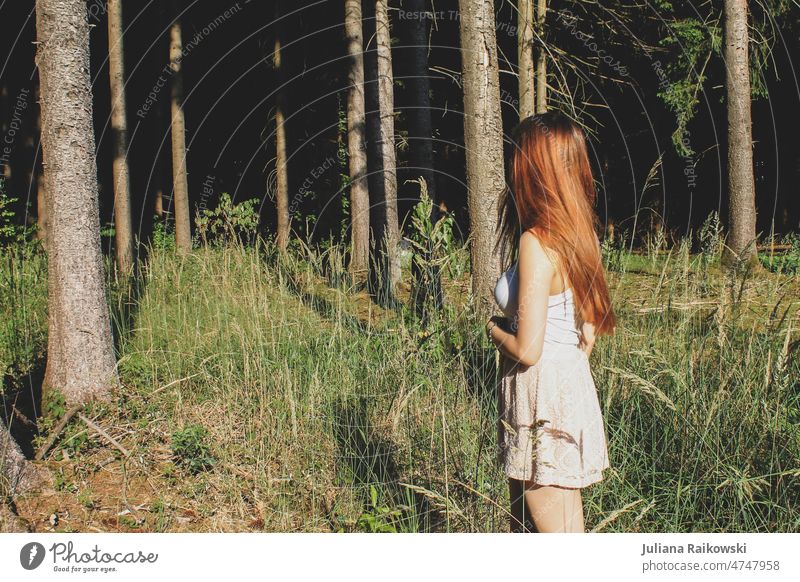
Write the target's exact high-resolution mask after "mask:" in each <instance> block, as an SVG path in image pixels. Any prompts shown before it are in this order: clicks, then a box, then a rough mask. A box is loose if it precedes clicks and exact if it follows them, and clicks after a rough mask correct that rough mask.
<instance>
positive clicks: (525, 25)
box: [517, 0, 536, 119]
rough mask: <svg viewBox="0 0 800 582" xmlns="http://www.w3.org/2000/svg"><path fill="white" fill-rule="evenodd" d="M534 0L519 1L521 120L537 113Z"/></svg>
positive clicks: (518, 41)
mask: <svg viewBox="0 0 800 582" xmlns="http://www.w3.org/2000/svg"><path fill="white" fill-rule="evenodd" d="M533 3H534V0H518V1H517V63H518V70H519V118H520V119H525V118H526V117H530V116H531V115H533V114H534V113H536V100H535V96H536V92H535V90H534V68H533V38H534V35H533V31H534V14H533Z"/></svg>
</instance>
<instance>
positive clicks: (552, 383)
mask: <svg viewBox="0 0 800 582" xmlns="http://www.w3.org/2000/svg"><path fill="white" fill-rule="evenodd" d="M495 299H496V300H497V303H498V305H499V306H500V308H501V309H502V310H503V312H504V313H505V315H506V316H507V317H509V318H510V319H511V320H512V327H514V329H516V325H515V321H514V320H515V319H516V315H517V278H516V268H515V266H514V267H512V268H511V269H509V270H508V271H506V272H505V273H504V274H503V276H502V277H501V278H500V279H499V280H498V282H497V285H496V287H495ZM580 336H581V334H580V322H579V321H578V318H577V317H576V312H575V303H574V300H573V296H572V289H567V290H566V291H564V292H563V293H559V294H558V295H551V296H550V298H549V304H548V308H547V323H546V325H545V337H544V348H543V350H542V357H541V358H540V359H539V361H538V362H537V363H536V364H535V365H533V366H530V367H526V366H524V365H522V364H519V363H517V362H514V361H512V360H510V359H509V358H507V357H504V356H501V361H502V365H501V381H500V385H499V386H498V397H499V398H498V404H499V406H498V411H499V419H498V423H497V429H498V435H497V436H498V460H499V461H500V464H501V465H502V466H503V469H504V472H505V474H506V475H507V476H508V477H511V478H514V479H519V480H528V481H533V482H535V483H537V484H539V485H557V486H560V487H570V488H581V487H586V486H587V485H590V484H592V483H596V482H598V481H600V480H602V478H603V474H602V472H603V470H604V469H606V468H608V467H609V459H608V450H607V446H606V435H605V428H604V426H603V418H602V413H601V411H600V403H599V401H598V398H597V390H596V387H595V384H594V380H593V378H592V373H591V370H590V368H589V359H588V357H587V356H586V353H585V352H584V351H583V350H581V349H580V347H579V345H580Z"/></svg>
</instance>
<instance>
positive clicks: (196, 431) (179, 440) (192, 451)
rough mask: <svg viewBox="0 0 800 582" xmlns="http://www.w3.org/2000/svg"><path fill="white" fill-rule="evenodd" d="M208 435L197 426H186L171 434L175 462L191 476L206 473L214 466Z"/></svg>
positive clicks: (203, 429)
mask: <svg viewBox="0 0 800 582" xmlns="http://www.w3.org/2000/svg"><path fill="white" fill-rule="evenodd" d="M207 439H208V433H207V432H206V429H205V428H204V427H203V426H202V425H199V424H188V425H186V426H185V427H183V428H182V429H179V430H176V431H175V432H173V433H172V454H173V456H174V457H175V461H176V462H177V463H178V464H180V465H182V466H183V467H184V468H186V469H187V470H188V471H189V472H190V473H191V474H193V475H194V474H197V473H200V472H201V471H207V470H208V469H210V468H211V467H213V466H214V459H213V457H212V456H211V449H210V447H209V445H208V440H207Z"/></svg>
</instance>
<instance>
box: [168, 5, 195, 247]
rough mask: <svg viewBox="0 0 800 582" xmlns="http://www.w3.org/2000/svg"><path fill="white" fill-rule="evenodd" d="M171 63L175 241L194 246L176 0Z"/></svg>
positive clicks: (180, 41)
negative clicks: (190, 213)
mask: <svg viewBox="0 0 800 582" xmlns="http://www.w3.org/2000/svg"><path fill="white" fill-rule="evenodd" d="M172 6H173V12H172V17H173V21H172V26H171V27H170V45H169V64H170V68H171V69H172V122H171V132H172V191H173V192H172V202H173V207H174V209H175V244H176V246H177V247H178V250H180V251H182V252H189V251H191V250H192V228H191V217H190V215H189V178H188V176H187V173H186V119H185V117H184V113H183V71H182V66H181V61H182V60H183V37H182V32H181V20H180V10H179V2H178V1H177V0H173V2H172Z"/></svg>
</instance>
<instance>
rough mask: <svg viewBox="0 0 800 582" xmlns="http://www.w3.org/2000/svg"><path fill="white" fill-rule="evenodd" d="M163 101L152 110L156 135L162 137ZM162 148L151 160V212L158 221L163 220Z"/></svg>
mask: <svg viewBox="0 0 800 582" xmlns="http://www.w3.org/2000/svg"><path fill="white" fill-rule="evenodd" d="M162 103H163V100H158V101H157V102H156V103H155V104H154V107H153V109H155V118H156V119H155V125H156V128H157V129H156V135H157V136H160V135H164V134H162V133H161V132H162V131H164V129H165V128H164V117H165V116H164V109H163V107H164V106H163V105H162ZM163 150H164V148H160V147H159V148H158V149H157V150H156V152H155V154H154V156H155V157H154V158H153V166H154V167H153V180H154V181H155V190H156V191H155V202H154V203H153V212H154V214H155V215H156V216H157V217H158V218H159V220H162V221H163V219H164V181H165V174H166V172H165V171H164V166H165V164H164V154H165V152H164V151H163Z"/></svg>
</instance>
